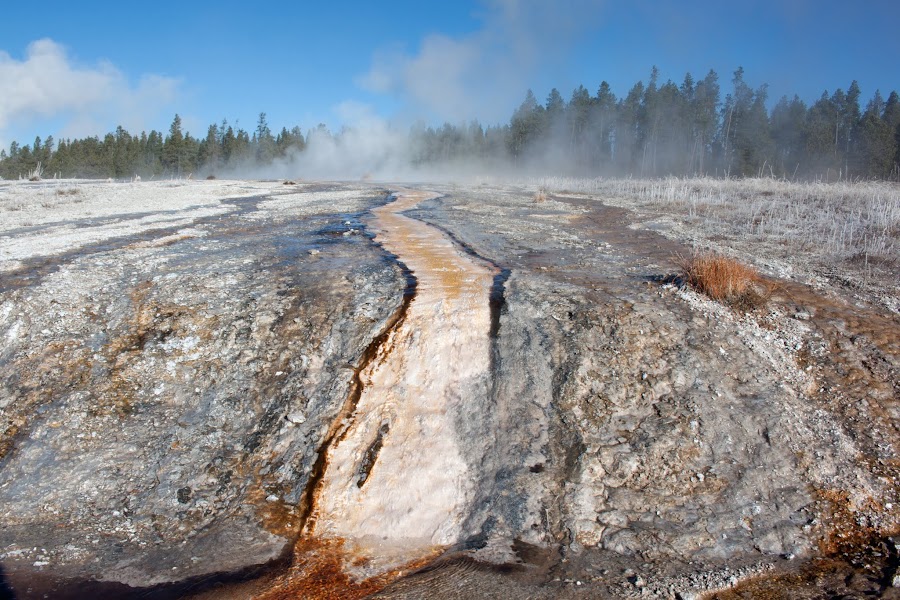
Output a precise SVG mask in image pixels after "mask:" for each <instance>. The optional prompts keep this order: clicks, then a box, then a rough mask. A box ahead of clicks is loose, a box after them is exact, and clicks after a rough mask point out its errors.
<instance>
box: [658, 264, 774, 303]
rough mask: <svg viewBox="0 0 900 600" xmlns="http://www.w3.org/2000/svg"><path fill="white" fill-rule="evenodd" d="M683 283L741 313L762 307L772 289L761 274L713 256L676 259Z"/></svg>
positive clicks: (750, 268) (746, 266)
mask: <svg viewBox="0 0 900 600" xmlns="http://www.w3.org/2000/svg"><path fill="white" fill-rule="evenodd" d="M674 261H675V264H676V265H678V267H679V268H680V269H681V276H682V277H683V279H684V281H685V283H687V285H689V286H691V287H692V288H694V289H695V290H697V291H698V292H701V293H703V294H705V295H707V296H709V297H710V298H712V299H713V300H717V301H719V302H723V303H725V304H728V305H730V306H732V307H734V308H737V309H740V310H752V309H754V308H758V307H760V306H763V305H764V304H765V303H766V302H767V301H768V299H769V296H771V292H772V290H771V288H770V286H768V285H767V284H766V283H765V281H764V280H763V278H762V277H761V276H760V274H759V273H758V272H757V271H756V269H754V268H753V267H750V266H748V265H745V264H744V263H742V262H740V261H738V260H735V259H733V258H729V257H727V256H722V255H719V254H715V253H713V252H700V253H695V254H693V255H691V256H689V257H683V256H676V257H675V259H674Z"/></svg>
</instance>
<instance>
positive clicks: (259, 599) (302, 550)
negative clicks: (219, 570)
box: [255, 538, 434, 600]
mask: <svg viewBox="0 0 900 600" xmlns="http://www.w3.org/2000/svg"><path fill="white" fill-rule="evenodd" d="M344 546H345V541H344V540H342V539H339V538H331V539H317V538H304V539H301V540H300V541H298V542H297V545H296V546H295V548H294V559H293V564H292V566H291V568H290V571H289V572H288V573H287V574H286V575H285V576H283V577H281V578H278V579H277V580H276V581H274V582H273V583H272V584H271V587H270V588H269V589H268V590H266V591H265V592H263V593H261V594H259V595H258V596H255V600H297V599H299V598H304V599H309V600H355V599H357V598H365V597H367V596H370V595H372V594H374V593H376V592H379V591H381V590H382V589H384V587H385V586H387V585H388V584H389V583H391V582H392V581H395V580H396V579H398V578H400V577H402V576H404V575H406V574H408V573H410V572H414V571H417V570H418V569H420V568H422V567H424V566H425V565H426V564H428V563H429V562H431V561H432V560H433V559H434V556H427V557H423V558H421V559H419V560H415V561H412V562H409V563H407V564H405V565H403V566H402V567H400V568H397V569H393V570H391V571H388V572H386V573H382V574H380V575H376V576H375V577H370V578H368V579H363V580H360V581H356V580H354V579H353V578H352V577H350V576H349V575H348V574H347V573H346V566H347V565H346V561H347V556H348V552H347V550H346V549H345V547H344Z"/></svg>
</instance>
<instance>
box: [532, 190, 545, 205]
mask: <svg viewBox="0 0 900 600" xmlns="http://www.w3.org/2000/svg"><path fill="white" fill-rule="evenodd" d="M546 199H547V191H546V190H545V189H544V188H541V189H539V190H538V191H536V192H535V193H534V201H535V202H543V201H545V200H546Z"/></svg>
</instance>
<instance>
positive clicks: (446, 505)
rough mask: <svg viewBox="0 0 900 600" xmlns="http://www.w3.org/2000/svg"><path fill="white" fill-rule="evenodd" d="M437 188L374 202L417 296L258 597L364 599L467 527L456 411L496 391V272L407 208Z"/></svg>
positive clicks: (397, 323)
mask: <svg viewBox="0 0 900 600" xmlns="http://www.w3.org/2000/svg"><path fill="white" fill-rule="evenodd" d="M434 197H436V196H435V195H434V194H430V193H427V192H422V191H412V190H400V191H398V192H397V193H396V200H395V201H394V202H391V203H389V204H386V205H385V206H382V207H379V208H377V209H375V210H374V211H373V214H374V219H373V220H372V222H371V223H370V228H371V229H372V230H373V231H374V232H375V234H376V237H375V241H376V242H378V243H380V244H381V245H382V247H383V248H384V249H385V250H387V251H388V252H391V253H392V254H394V255H395V256H396V257H397V259H398V261H400V262H401V263H402V264H404V265H406V267H407V268H408V269H409V272H410V273H411V274H412V275H413V276H414V277H415V281H416V283H415V294H414V295H408V296H407V300H406V302H404V304H403V306H401V308H400V309H399V310H398V311H397V313H396V314H395V316H394V317H393V318H392V319H391V321H390V322H389V324H388V326H387V327H386V329H385V330H384V331H383V332H382V333H381V334H380V335H379V336H378V337H377V338H376V339H375V340H374V341H373V343H372V345H370V347H369V350H368V351H367V352H366V353H365V354H364V356H363V359H362V361H361V363H360V365H359V368H358V370H357V371H356V373H355V376H354V380H353V383H352V386H351V391H350V394H349V396H348V399H347V402H346V403H345V406H344V409H343V410H342V412H341V414H340V415H339V416H338V418H337V419H336V420H335V423H334V425H333V426H332V428H331V430H330V431H329V433H328V436H327V437H326V440H325V443H324V444H323V446H322V448H321V450H320V456H319V458H318V460H317V462H316V466H315V467H314V470H313V476H312V477H311V484H310V487H309V489H308V490H307V494H306V495H305V497H304V499H303V501H302V506H301V507H300V509H301V514H303V521H304V522H303V524H302V533H301V536H300V540H299V541H298V543H297V546H296V548H295V551H294V562H293V565H292V567H291V569H290V571H289V572H288V573H287V574H286V575H285V576H283V577H280V578H278V580H277V581H275V582H274V583H273V585H272V587H271V588H270V589H269V590H268V591H267V592H265V593H263V594H261V595H260V596H258V597H259V598H264V599H266V600H272V599H276V598H279V599H280V598H297V597H303V598H360V597H363V596H365V595H368V594H371V593H372V592H374V591H376V590H378V589H380V588H382V587H384V586H385V585H387V584H388V583H390V582H391V581H392V580H394V579H396V578H397V577H399V576H401V575H402V574H404V573H405V572H409V570H411V569H414V568H417V567H418V566H421V565H423V564H425V563H427V562H428V561H429V560H431V559H432V558H433V557H435V556H436V555H437V554H438V553H439V552H440V551H441V550H442V549H443V548H445V547H447V546H449V545H452V544H454V543H456V542H458V541H459V539H460V537H461V536H462V530H461V527H462V522H463V519H464V517H465V515H466V512H467V509H468V502H469V500H470V497H471V490H470V489H469V486H470V482H471V481H472V480H473V479H474V478H473V477H471V476H470V473H469V472H468V470H469V467H468V465H467V463H466V461H465V460H464V457H463V454H462V451H461V449H460V447H459V446H460V440H459V439H458V438H457V437H456V435H455V427H454V422H453V420H454V416H455V415H456V414H458V411H460V410H465V409H466V406H467V405H468V404H470V403H476V402H481V401H483V399H484V398H485V397H486V396H487V394H488V390H489V384H490V374H489V365H490V363H491V341H490V337H489V333H490V330H491V306H490V294H491V290H492V286H493V285H494V277H495V275H497V273H498V270H497V269H496V267H494V266H492V265H490V264H488V263H486V262H484V261H481V260H479V259H478V258H477V257H474V256H471V255H469V254H467V253H466V252H464V251H463V250H462V249H461V248H460V247H459V246H458V245H456V244H454V243H453V241H452V240H451V239H450V238H449V237H448V236H447V235H445V234H444V233H442V232H441V231H440V230H438V229H436V228H434V227H431V226H429V225H427V224H425V223H423V222H421V221H418V220H415V219H412V218H410V217H407V216H405V215H404V214H402V213H403V212H404V211H406V210H409V209H411V208H413V207H415V206H416V205H417V204H418V203H420V202H422V201H425V200H429V199H432V198H434Z"/></svg>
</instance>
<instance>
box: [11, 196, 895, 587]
mask: <svg viewBox="0 0 900 600" xmlns="http://www.w3.org/2000/svg"><path fill="white" fill-rule="evenodd" d="M203 185H204V186H210V187H208V188H204V189H205V192H204V193H207V194H209V195H210V196H214V195H215V194H221V195H222V198H221V199H218V200H215V201H213V200H210V203H211V204H210V206H208V207H206V208H204V211H205V212H203V214H200V213H197V214H193V213H191V210H194V209H185V210H186V211H187V213H186V214H187V215H188V217H185V218H188V221H187V222H184V223H182V222H179V223H178V224H177V225H175V226H173V227H174V230H173V229H172V228H168V229H165V228H163V229H159V230H158V231H156V233H154V232H153V230H151V229H148V228H151V227H157V225H158V223H157V220H154V219H150V220H149V222H150V223H151V225H147V226H146V227H144V228H143V229H140V228H139V231H137V232H136V233H133V234H129V235H133V236H134V237H133V238H132V239H127V237H123V236H116V237H114V238H110V237H108V238H104V239H107V242H106V243H107V245H109V244H110V242H109V241H108V240H109V239H112V240H113V242H112V244H111V246H112V247H105V246H102V245H98V244H96V241H91V240H86V241H84V243H81V244H80V245H79V244H77V243H76V244H70V245H69V246H66V247H65V248H64V251H62V252H57V253H52V254H48V255H47V256H46V257H45V256H44V255H43V254H41V256H40V260H41V261H43V262H41V263H40V264H37V263H31V264H30V263H29V262H28V261H29V260H30V259H29V257H28V253H27V252H25V251H24V250H22V251H20V250H16V251H17V252H18V254H17V255H16V259H15V260H16V262H15V263H9V266H8V268H7V271H5V272H4V273H3V285H0V290H2V292H0V340H2V344H3V345H2V347H0V410H2V418H3V421H2V422H0V429H4V430H5V433H4V434H3V436H2V438H0V456H2V458H0V507H2V508H0V523H2V528H0V560H2V564H3V569H4V571H5V577H6V579H7V580H8V581H9V582H10V584H11V585H12V586H13V587H14V588H15V590H16V592H17V593H19V594H21V595H22V597H29V596H28V592H27V589H28V586H29V585H31V584H30V583H29V578H31V581H32V582H33V581H35V579H34V577H35V575H34V574H35V573H37V574H38V575H40V574H44V575H45V576H48V577H49V576H50V575H52V576H53V577H54V578H59V579H61V580H64V579H70V580H99V581H107V582H117V583H119V584H125V585H128V586H134V587H142V588H146V587H148V586H154V585H160V584H162V585H165V584H169V585H172V584H174V585H177V584H178V582H186V581H189V582H192V583H191V585H194V584H195V583H197V581H198V578H199V579H200V580H202V579H203V578H209V577H211V575H212V574H215V573H222V572H241V571H242V570H243V569H247V568H248V567H251V568H252V567H254V566H256V565H264V564H267V563H273V561H275V562H277V560H278V559H279V557H282V560H283V561H290V560H291V559H290V550H291V548H292V546H293V544H294V543H295V542H296V541H297V539H298V535H299V534H300V531H299V527H300V523H301V521H302V520H303V514H302V513H303V511H304V510H305V509H304V497H305V495H306V494H308V493H309V491H308V490H309V484H310V474H311V472H312V471H313V468H314V464H315V462H316V460H317V459H318V458H319V456H320V452H321V449H322V448H321V446H322V444H323V442H324V441H325V440H326V438H327V436H328V433H329V430H330V429H332V428H333V427H334V424H335V419H338V418H342V417H340V411H341V408H342V407H343V406H344V404H345V401H346V399H347V397H348V394H349V393H350V390H351V387H352V385H353V380H354V377H353V375H354V373H355V372H356V371H355V369H356V368H357V367H358V366H359V361H360V359H361V357H362V354H363V353H364V351H365V349H366V348H367V347H369V345H370V344H371V343H372V341H373V340H374V339H375V338H376V337H377V336H378V335H379V334H380V333H381V332H383V331H384V328H385V327H386V326H389V325H390V321H391V319H392V315H396V312H397V310H398V309H399V308H400V307H401V306H402V304H403V292H404V289H406V288H407V281H406V276H405V275H404V272H403V270H402V268H401V266H400V265H399V264H398V262H397V257H395V256H393V255H391V254H389V253H388V252H387V251H386V250H385V249H383V248H381V247H379V246H378V245H377V244H376V243H375V242H374V241H373V240H372V239H371V233H370V232H369V230H368V228H367V226H368V224H369V223H370V222H371V218H372V215H371V213H370V212H369V211H370V210H371V209H373V208H374V207H376V206H378V205H381V204H383V203H384V202H386V201H387V194H386V193H385V192H384V191H382V190H380V189H377V188H373V187H369V186H353V185H338V184H328V185H312V184H301V185H298V186H291V188H290V189H289V191H287V192H286V191H285V189H284V188H283V186H280V185H279V184H278V183H271V184H267V183H264V182H263V183H252V184H249V183H242V184H241V185H243V186H244V187H245V188H246V189H243V190H241V191H242V192H246V193H245V195H244V196H243V199H241V197H240V196H235V195H229V196H227V197H225V196H226V194H225V191H228V193H229V194H232V192H235V190H233V189H230V188H229V189H228V190H225V189H224V188H215V189H216V190H219V191H215V192H214V191H213V188H212V187H211V186H212V184H203ZM216 185H220V186H225V185H228V184H225V183H219V182H217V183H216ZM428 189H430V190H434V191H435V192H436V193H437V194H436V195H438V196H439V197H437V198H434V199H430V200H426V201H423V202H421V203H420V204H419V205H418V206H417V207H416V208H413V209H411V210H408V211H406V212H405V213H404V214H406V215H408V216H411V217H413V218H415V219H417V220H420V221H422V222H425V223H428V224H430V225H432V226H433V227H435V228H436V229H437V230H438V231H441V232H442V234H443V235H445V236H447V238H448V239H452V240H453V243H454V244H456V245H457V246H458V247H459V248H460V249H462V250H463V251H468V252H470V253H472V254H475V255H477V256H478V257H480V260H482V261H484V262H485V263H487V264H492V265H494V267H495V268H496V269H497V273H498V275H499V279H495V284H494V289H495V296H496V297H495V298H494V299H493V302H492V306H493V309H494V313H493V319H494V323H493V325H490V326H488V327H487V330H486V331H484V332H483V336H484V337H483V338H482V339H488V343H489V345H490V352H489V354H490V356H489V357H488V359H487V360H488V361H489V363H490V364H489V368H490V382H489V384H487V385H481V386H475V387H473V388H472V390H470V391H469V392H467V393H466V394H467V397H466V398H465V403H464V404H462V405H461V406H464V407H465V409H464V410H459V409H455V410H453V411H452V412H451V414H450V415H449V416H450V417H452V419H451V422H452V425H451V428H452V437H454V438H455V439H456V440H458V441H459V442H458V451H459V452H460V454H459V457H458V461H462V463H464V468H463V467H460V468H459V469H457V470H458V471H459V472H464V473H467V475H466V481H465V482H464V484H465V489H466V503H465V505H466V507H467V508H466V511H465V513H464V514H462V515H461V516H455V515H454V516H452V517H448V519H450V521H453V522H452V523H450V522H449V521H448V523H449V525H448V527H450V526H452V527H451V528H452V530H453V531H454V534H453V537H454V540H455V542H454V543H451V544H450V546H449V547H447V548H446V549H445V551H444V554H443V555H442V556H441V557H440V558H438V559H437V560H436V561H433V562H431V563H430V564H429V565H428V566H426V567H424V568H423V569H419V570H416V572H415V573H413V574H411V575H408V576H406V577H401V578H399V579H397V577H398V575H399V574H398V573H395V574H394V575H392V576H391V578H389V579H382V580H379V582H378V585H377V586H375V587H374V588H373V587H371V586H369V587H366V586H356V584H353V585H351V584H350V583H346V582H345V583H342V585H345V587H344V588H343V589H345V591H347V590H349V591H348V595H347V597H350V596H354V595H355V596H357V597H360V596H363V595H365V594H368V593H371V592H373V591H377V589H378V588H384V589H382V590H381V591H380V592H377V594H378V597H384V598H425V597H466V598H478V597H485V598H487V597H532V598H554V597H585V598H587V597H662V598H674V597H682V598H687V597H696V595H697V594H701V593H704V592H708V593H712V594H737V595H732V596H722V597H757V596H759V595H764V594H769V595H774V596H775V597H779V596H778V595H777V591H778V590H779V589H780V588H779V586H780V587H781V588H782V589H783V588H784V586H785V585H787V586H789V589H791V590H792V593H793V591H796V597H820V596H821V595H826V596H827V595H829V594H831V595H835V594H839V593H840V594H854V593H863V592H867V593H875V594H881V595H885V596H888V595H890V594H891V593H894V592H893V591H892V590H894V589H895V588H893V587H892V584H891V582H892V581H893V579H892V578H893V577H894V576H895V575H896V570H897V553H896V546H894V545H893V544H894V541H893V538H891V537H890V536H891V535H893V534H896V532H897V531H898V525H900V523H898V511H897V510H896V507H897V506H898V501H900V498H898V480H897V477H898V472H897V471H898V467H900V462H898V447H897V444H898V442H897V440H898V439H900V437H898V435H897V434H898V433H900V432H898V412H900V408H898V399H900V398H898V390H897V381H898V371H897V365H898V356H900V350H898V343H900V341H898V340H900V321H898V317H897V315H895V314H892V313H889V312H886V311H885V310H884V309H883V308H879V307H878V306H875V305H866V304H864V303H859V302H858V301H857V302H848V301H845V300H844V299H842V297H841V296H840V293H839V292H835V293H833V294H829V295H828V297H824V296H823V295H822V294H819V293H817V292H815V291H813V290H810V289H808V288H806V287H803V286H802V285H799V284H796V283H791V282H785V283H784V284H783V285H782V287H781V288H779V291H776V293H775V294H774V296H773V298H772V300H771V302H770V304H769V305H768V306H767V307H766V308H765V309H762V310H760V311H757V312H755V313H750V314H739V313H736V312H734V311H733V310H731V309H729V308H726V307H724V306H721V305H719V304H716V303H714V302H712V301H710V300H707V299H705V298H703V297H701V296H699V295H697V294H695V293H694V292H691V291H690V290H686V289H680V288H679V287H678V286H677V285H675V284H672V283H666V281H667V279H666V277H667V276H668V275H670V274H671V272H672V270H673V267H672V265H671V264H670V263H669V261H668V259H669V257H670V256H671V255H672V254H673V253H675V252H682V253H686V252H687V251H689V248H687V247H685V246H683V245H682V244H681V243H680V242H679V241H678V240H677V239H667V238H665V237H663V236H662V235H660V234H659V233H658V232H657V231H655V230H653V228H652V227H643V226H642V223H641V222H639V221H635V220H634V215H633V214H631V213H629V212H628V211H627V210H624V209H621V208H615V209H613V208H610V207H608V206H604V205H603V204H602V202H600V200H599V199H589V198H588V199H586V198H574V197H565V196H551V197H550V199H549V200H547V201H544V202H540V203H536V202H534V201H533V200H532V191H531V190H527V189H517V188H513V187H502V188H501V187H497V188H493V187H487V186H479V187H475V186H472V187H465V188H460V187H449V186H447V187H440V186H438V187H431V188H428ZM7 193H8V192H7ZM159 193H160V194H164V193H166V190H163V189H160V190H159ZM84 195H85V196H89V195H90V190H88V189H85V192H84ZM0 200H2V198H0ZM86 204H90V201H89V200H88V201H86ZM184 204H185V206H191V204H190V202H188V201H187V200H185V201H184ZM0 207H2V205H0ZM183 216H184V215H183ZM109 218H114V216H111V217H109ZM141 218H146V215H145V216H144V217H141ZM122 219H123V221H124V220H126V218H125V217H122ZM109 225H110V222H108V221H104V225H103V226H104V227H109ZM48 227H49V226H48ZM20 229H21V227H20ZM28 231H29V232H30V231H31V230H28ZM21 233H22V232H21V231H18V230H17V231H11V232H10V231H7V232H5V233H4V234H3V235H5V236H7V237H8V241H7V242H5V243H6V244H7V246H2V245H0V247H10V248H13V249H17V248H20V246H16V245H15V244H14V241H15V239H16V236H18V235H20V234H21ZM28 235H31V233H29V234H28ZM48 235H49V233H48ZM104 235H106V234H104ZM109 235H111V234H109ZM9 240H12V241H9ZM92 243H93V244H94V245H93V246H92V245H91V244H92ZM54 247H56V246H54ZM392 251H396V250H394V249H392ZM0 258H2V257H0ZM399 259H400V260H401V261H402V259H403V257H402V256H400V257H399ZM48 261H49V262H48ZM54 261H55V262H54ZM500 291H502V296H500V295H499V293H500ZM486 300H487V299H486ZM798 307H799V308H798ZM473 390H474V391H473ZM468 396H473V397H468ZM474 396H477V397H474ZM380 424H381V422H380V421H379V422H378V423H374V422H373V425H372V431H373V432H375V433H373V434H372V435H371V436H369V437H371V438H372V439H371V440H369V442H371V443H368V444H362V445H361V446H360V447H361V448H362V449H363V450H365V451H366V452H364V454H366V455H368V454H372V452H370V451H369V450H370V449H371V448H373V447H375V446H376V445H377V446H378V449H377V450H376V451H374V454H373V458H371V459H370V462H371V463H372V464H369V466H368V467H367V468H366V469H365V480H364V484H365V486H366V487H368V486H373V489H374V487H376V486H377V485H379V484H378V482H377V481H375V480H374V478H375V477H377V475H378V464H377V463H376V462H375V461H376V458H377V455H378V454H379V453H381V452H382V447H392V446H391V445H392V444H397V442H396V441H395V439H393V438H392V437H391V436H392V434H395V433H396V431H394V429H393V428H392V427H388V428H386V429H385V428H383V427H380ZM446 427H447V426H445V429H446ZM382 430H383V431H382ZM379 432H380V433H379ZM366 439H367V440H368V438H366ZM419 443H421V444H423V446H425V447H423V448H421V452H423V453H425V454H426V455H427V453H428V452H429V450H430V449H429V448H428V447H427V441H426V442H419ZM431 456H432V460H434V461H436V462H439V461H440V460H441V454H440V453H439V452H436V453H433V454H432V455H431ZM363 463H365V459H364V460H363ZM373 465H374V466H373ZM351 471H353V470H352V469H351ZM353 473H354V475H353V476H354V477H355V478H356V479H359V473H357V472H356V471H353ZM349 489H363V487H362V486H358V488H357V485H356V484H354V486H351V488H349ZM330 519H331V520H332V521H335V522H338V521H339V519H338V518H336V516H335V514H334V513H332V514H330ZM300 539H301V541H302V536H301V537H300ZM444 543H445V544H446V543H447V541H444ZM826 561H827V562H826ZM329 573H331V572H330V571H329ZM253 576H255V575H247V577H253ZM331 577H332V578H337V575H335V574H334V573H331ZM390 579H396V581H394V582H393V583H390V584H389V581H390ZM341 581H343V580H341ZM753 582H755V583H753ZM766 582H770V583H766ZM885 582H887V583H885ZM767 585H768V586H769V587H768V588H767V587H766V586H767ZM353 586H356V587H353ZM385 586H386V587H385ZM735 586H736V587H735ZM753 586H757V587H753ZM35 589H36V588H35ZM169 589H170V590H172V591H171V594H172V597H178V596H179V595H185V594H189V593H193V592H194V591H197V590H198V589H202V584H201V585H200V587H199V588H196V589H195V588H193V587H192V588H190V589H189V590H188V589H175V588H169ZM228 589H229V590H230V592H229V593H230V594H231V597H250V596H252V595H254V594H257V593H259V592H260V589H259V586H257V587H253V586H243V587H242V586H240V585H232V586H231V587H229V588H228ZM322 589H325V588H324V587H323V588H322ZM725 590H727V592H726V591H725ZM767 590H768V591H767ZM773 590H774V591H773ZM804 590H806V591H808V592H809V595H807V596H804V595H803V594H804V593H806V591H804ZM217 593H219V597H227V596H222V595H221V594H223V593H225V592H217ZM754 594H757V596H754ZM816 594H819V595H820V596H816ZM270 597H273V596H270ZM274 597H278V596H274ZM285 597H287V596H285Z"/></svg>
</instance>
